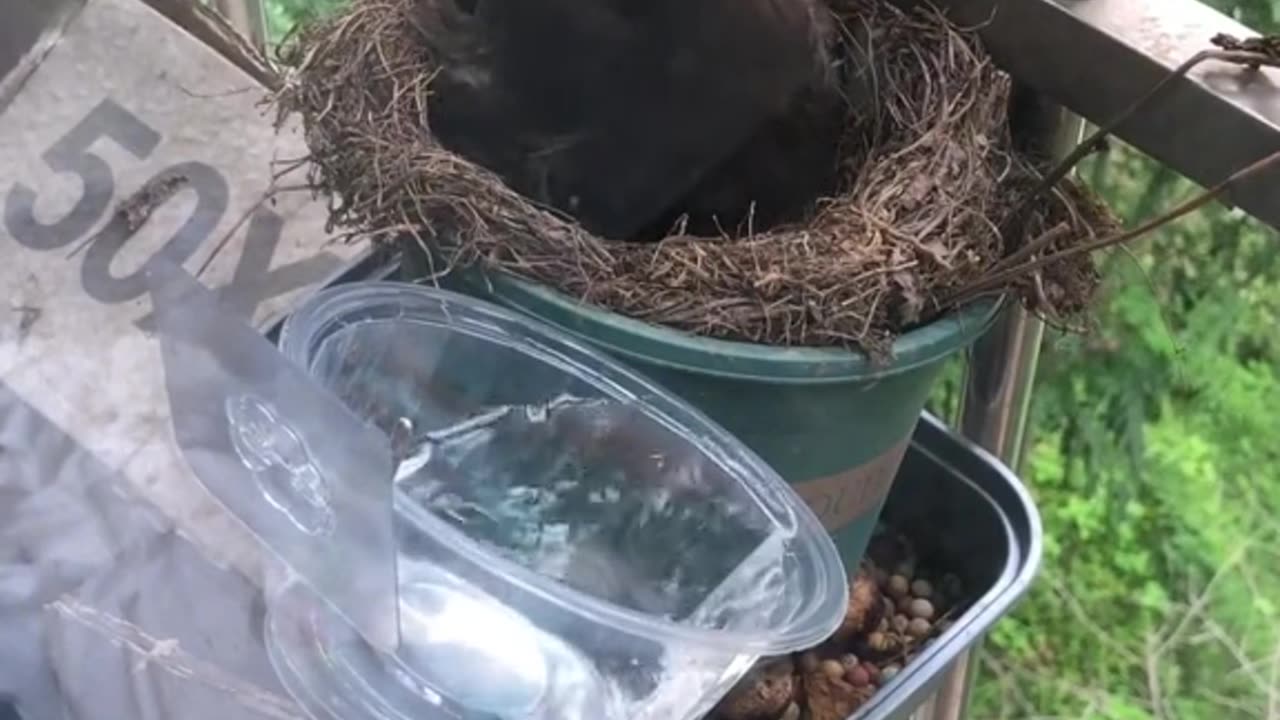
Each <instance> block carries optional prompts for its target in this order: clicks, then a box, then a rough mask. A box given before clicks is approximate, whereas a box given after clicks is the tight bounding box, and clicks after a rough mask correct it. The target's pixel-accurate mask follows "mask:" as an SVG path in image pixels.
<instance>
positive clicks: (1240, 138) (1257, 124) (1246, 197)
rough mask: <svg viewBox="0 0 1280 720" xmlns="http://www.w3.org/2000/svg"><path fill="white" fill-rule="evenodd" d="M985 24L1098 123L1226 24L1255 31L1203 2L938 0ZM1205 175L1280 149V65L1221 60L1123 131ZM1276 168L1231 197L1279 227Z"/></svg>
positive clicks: (1181, 167) (1001, 45)
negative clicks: (1251, 66) (1249, 66)
mask: <svg viewBox="0 0 1280 720" xmlns="http://www.w3.org/2000/svg"><path fill="white" fill-rule="evenodd" d="M935 2H937V4H939V5H940V6H942V7H943V8H945V9H946V10H947V11H948V13H949V14H950V15H951V16H952V17H953V18H954V19H956V20H957V21H959V22H961V23H964V24H966V25H973V26H981V27H980V32H981V34H982V37H983V39H984V41H985V43H986V45H987V47H988V49H989V50H990V51H991V53H992V56H993V57H994V58H995V59H996V61H997V62H998V63H999V64H1000V65H1001V66H1002V67H1003V68H1004V69H1006V70H1007V71H1008V72H1009V73H1010V74H1011V75H1012V76H1013V77H1014V78H1016V79H1017V80H1018V81H1019V82H1022V83H1026V84H1028V85H1030V86H1031V87H1034V88H1035V89H1036V90H1038V91H1040V92H1042V93H1044V94H1045V95H1047V96H1048V97H1050V98H1052V99H1053V100H1054V101H1055V102H1057V103H1059V104H1061V105H1062V106H1064V107H1066V108H1068V109H1070V110H1071V111H1072V112H1075V113H1077V114H1079V115H1081V116H1083V117H1084V118H1085V119H1087V120H1088V121H1090V122H1092V123H1095V124H1100V123H1105V122H1107V121H1109V120H1111V119H1113V118H1115V117H1116V116H1118V115H1119V114H1120V113H1121V112H1122V111H1123V110H1124V109H1125V108H1126V107H1128V106H1129V105H1130V104H1132V103H1133V102H1134V101H1135V100H1137V99H1138V98H1139V97H1141V96H1142V95H1143V94H1145V93H1146V92H1147V91H1148V90H1150V89H1151V88H1152V87H1153V86H1154V85H1155V84H1156V83H1157V82H1159V81H1160V80H1161V79H1163V78H1165V77H1167V76H1168V74H1169V72H1170V71H1172V70H1173V69H1174V68H1176V67H1177V66H1178V65H1180V64H1181V63H1183V62H1184V61H1186V60H1187V59H1189V58H1190V57H1191V56H1192V55H1195V54H1196V53H1197V52H1200V51H1202V50H1207V49H1210V47H1211V46H1210V43H1209V40H1210V38H1212V37H1213V36H1214V35H1216V34H1218V33H1228V34H1231V35H1235V36H1237V37H1249V36H1251V35H1255V34H1256V33H1254V32H1253V31H1251V30H1249V29H1248V28H1247V27H1245V26H1243V25H1241V24H1240V23H1238V22H1236V21H1235V20H1233V19H1231V18H1229V17H1227V16H1225V15H1223V14H1221V13H1219V12H1217V11H1216V10H1214V9H1212V8H1210V7H1208V6H1206V5H1203V4H1201V2H1199V0H935ZM1116 134H1117V136H1118V137H1120V138H1122V139H1124V140H1125V141H1126V142H1129V143H1130V144H1132V145H1134V146H1135V147H1137V148H1139V149H1140V150H1142V151H1143V152H1146V153H1148V154H1149V155H1151V156H1152V157H1154V158H1155V159H1156V160H1158V161H1160V162H1162V163H1164V164H1165V165H1168V166H1169V167H1170V168H1172V169H1173V170H1175V171H1177V172H1179V173H1181V174H1183V175H1185V176H1186V177H1188V178H1190V179H1192V180H1194V181H1196V182H1198V183H1201V184H1203V185H1208V184H1212V183H1215V182H1218V181H1221V180H1223V179H1225V178H1226V177H1228V176H1229V175H1230V174H1231V173H1232V172H1233V171H1235V170H1238V169H1240V168H1242V167H1244V166H1245V165H1247V164H1249V163H1250V162H1252V161H1255V160H1258V159H1260V158H1261V157H1263V156H1264V155H1266V154H1267V153H1270V152H1273V151H1275V149H1276V148H1277V147H1280V72H1277V71H1274V70H1269V69H1263V70H1261V71H1257V72H1253V71H1248V70H1245V69H1242V68H1237V67H1227V66H1223V65H1221V64H1217V63H1213V62H1210V63H1206V64H1203V65H1201V66H1199V67H1198V68H1197V69H1196V70H1195V71H1193V72H1192V73H1191V75H1190V76H1189V77H1188V78H1186V79H1184V80H1181V81H1179V82H1177V83H1174V84H1173V85H1171V86H1170V87H1169V88H1168V90H1167V91H1166V92H1165V93H1163V94H1162V95H1161V97H1160V99H1159V100H1157V101H1155V102H1153V103H1150V104H1148V105H1147V107H1146V108H1145V109H1143V110H1142V111H1140V112H1139V113H1138V114H1137V115H1135V116H1134V117H1133V119H1132V120H1131V121H1130V122H1128V123H1126V124H1125V125H1124V127H1122V128H1121V129H1120V131H1119V132H1118V133H1116ZM1277 181H1280V169H1277V170H1276V171H1274V172H1267V173H1263V174H1262V175H1259V176H1257V177H1255V178H1254V179H1253V180H1252V181H1250V182H1248V183H1244V184H1242V185H1241V186H1240V187H1239V189H1237V190H1235V191H1233V192H1231V193H1230V194H1229V195H1228V196H1227V197H1226V198H1225V200H1226V201H1227V203H1228V204H1229V205H1235V206H1237V207H1239V208H1241V209H1242V210H1244V211H1245V212H1247V213H1249V214H1250V215H1253V216H1254V217H1256V218H1258V219H1259V220H1261V221H1263V222H1265V223H1267V224H1269V225H1272V226H1275V227H1280V202H1276V200H1277V191H1276V190H1275V189H1274V188H1276V187H1280V184H1278V182H1277Z"/></svg>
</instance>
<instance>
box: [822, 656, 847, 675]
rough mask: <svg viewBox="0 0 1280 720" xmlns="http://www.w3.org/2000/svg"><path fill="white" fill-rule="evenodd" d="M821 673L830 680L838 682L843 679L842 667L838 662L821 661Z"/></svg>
mask: <svg viewBox="0 0 1280 720" xmlns="http://www.w3.org/2000/svg"><path fill="white" fill-rule="evenodd" d="M822 672H823V673H824V674H825V675H826V676H827V677H829V678H831V679H832V680H838V679H840V678H842V677H844V665H841V664H840V661H839V660H823V661H822Z"/></svg>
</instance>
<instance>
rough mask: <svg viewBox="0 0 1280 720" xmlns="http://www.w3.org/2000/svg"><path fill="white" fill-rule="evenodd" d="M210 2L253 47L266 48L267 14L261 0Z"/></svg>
mask: <svg viewBox="0 0 1280 720" xmlns="http://www.w3.org/2000/svg"><path fill="white" fill-rule="evenodd" d="M212 4H213V7H214V9H216V10H217V11H218V12H220V13H222V15H223V16H224V17H225V18H227V21H228V22H230V23H231V26H232V27H234V28H235V29H236V30H238V31H240V33H242V34H243V35H244V36H245V37H247V38H249V40H251V41H252V42H253V44H254V47H256V48H257V49H258V50H260V51H264V50H266V49H267V15H266V13H265V12H264V11H263V7H262V0H213V2H212Z"/></svg>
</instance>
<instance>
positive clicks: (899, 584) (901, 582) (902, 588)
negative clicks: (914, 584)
mask: <svg viewBox="0 0 1280 720" xmlns="http://www.w3.org/2000/svg"><path fill="white" fill-rule="evenodd" d="M885 590H886V592H888V593H889V596H890V597H892V598H894V599H896V600H901V599H903V598H905V597H907V594H908V593H910V592H911V581H910V580H907V578H906V577H905V576H903V575H894V576H893V577H891V578H889V585H888V587H887V588H885Z"/></svg>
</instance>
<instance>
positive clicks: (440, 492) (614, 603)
mask: <svg viewBox="0 0 1280 720" xmlns="http://www.w3.org/2000/svg"><path fill="white" fill-rule="evenodd" d="M280 345H281V350H282V352H283V353H284V354H285V355H286V356H288V357H289V358H291V359H292V360H294V361H295V362H297V363H299V364H300V365H301V366H302V367H304V368H306V369H307V370H308V371H309V372H310V374H311V375H312V376H313V378H314V379H315V380H316V382H317V383H318V384H320V385H322V386H324V387H326V388H327V389H328V390H329V391H331V392H333V393H334V394H336V395H337V396H338V397H339V398H340V399H342V400H343V401H344V402H345V404H346V405H347V407H349V408H351V409H352V410H353V411H354V412H355V413H356V414H357V415H358V416H360V417H362V418H364V419H365V420H366V421H368V422H369V423H371V424H372V425H374V426H376V427H378V428H380V429H382V430H383V431H384V432H386V433H387V434H388V435H390V436H393V437H400V438H402V439H401V441H400V442H398V445H399V448H398V453H399V455H400V457H399V459H400V461H401V462H400V465H399V470H398V472H397V474H396V479H395V486H396V491H395V493H396V509H397V512H396V516H397V539H398V542H399V552H400V558H401V565H402V566H403V565H404V563H405V561H406V560H408V561H415V562H426V563H429V564H431V565H433V566H435V567H438V568H441V569H443V570H446V571H448V572H450V573H452V574H453V575H454V576H456V577H458V578H459V579H461V580H462V581H463V582H465V583H467V584H469V585H471V586H473V587H475V588H478V589H480V591H481V592H484V593H486V594H487V595H489V596H491V597H494V598H497V599H498V600H499V601H500V602H501V603H502V604H504V605H505V606H507V607H510V608H512V609H513V610H515V611H516V612H517V614H519V615H521V616H523V617H526V618H534V623H535V624H537V625H539V626H545V625H546V624H547V623H545V622H542V618H540V616H539V613H543V614H549V615H563V616H564V617H565V618H570V619H573V620H574V621H576V622H581V623H587V624H593V625H597V626H599V627H602V628H611V629H614V630H617V631H618V632H623V633H630V634H634V635H636V636H639V637H646V638H649V639H651V640H653V641H655V642H667V641H669V642H673V643H680V644H685V645H689V646H698V647H703V648H717V649H719V650H725V651H731V652H736V653H755V654H774V653H782V652H787V651H790V650H794V649H797V648H801V647H806V646H809V645H812V644H815V643H817V642H819V641H821V640H822V639H823V638H825V637H826V636H827V635H829V634H830V633H831V632H832V631H833V630H834V628H835V627H836V625H837V624H838V622H839V621H840V618H841V617H842V615H843V612H844V606H845V602H846V595H845V593H846V592H847V589H846V582H845V574H844V570H843V566H842V564H841V562H840V559H839V556H838V554H837V552H836V549H835V547H834V545H833V544H832V543H831V541H830V539H829V538H828V536H827V534H826V532H825V531H824V530H823V528H822V527H821V525H820V524H819V522H818V520H817V518H816V517H815V516H814V515H813V513H812V512H811V511H810V510H809V509H808V507H807V506H806V505H805V504H804V502H803V501H802V500H801V499H800V498H799V497H798V496H797V495H796V494H795V493H794V492H793V491H792V490H791V489H790V488H789V487H788V486H787V485H786V484H785V483H784V482H783V480H782V479H781V478H780V477H779V476H778V475H777V474H776V473H775V472H774V471H773V470H772V469H770V468H769V467H768V466H767V465H765V464H764V463H763V462H762V461H761V460H760V459H759V458H758V457H757V456H756V455H754V454H753V453H752V452H750V451H749V450H748V449H747V448H745V447H744V446H743V445H742V444H741V443H740V442H738V441H737V440H736V439H734V438H733V437H732V436H730V435H729V434H728V433H727V432H726V431H724V430H723V429H721V428H720V427H719V426H717V425H716V424H714V423H713V422H711V421H710V420H709V419H707V418H706V417H705V416H703V415H702V414H700V413H698V412H697V411H696V410H694V409H692V408H691V407H690V406H689V405H688V404H686V403H685V402H683V401H681V400H678V399H677V398H675V397H674V396H672V395H671V394H670V393H669V392H667V391H666V390H664V389H662V388H660V387H659V386H657V385H656V384H654V383H652V382H650V381H648V380H646V379H645V378H643V377H641V376H640V375H638V374H635V373H633V372H630V371H629V370H627V369H625V368H624V367H623V366H622V365H621V364H620V363H618V362H617V361H614V360H612V359H609V358H607V357H605V356H604V355H602V354H600V353H597V352H595V351H593V350H590V349H588V348H585V347H583V346H582V344H580V343H579V342H577V341H576V340H574V339H572V338H570V337H568V336H567V335H565V334H563V333H560V332H559V331H556V330H554V329H552V328H550V327H548V326H545V325H543V324H541V323H537V322H535V321H532V320H528V319H525V318H523V317H522V316H519V315H517V314H515V313H511V312H507V311H504V310H501V309H499V308H497V307H495V306H492V305H490V304H488V303H484V302H481V301H477V300H474V299H471V298H466V297H463V296H460V295H456V294H453V293H450V292H447V291H443V290H437V289H430V288H424V287H418V286H411V285H406V284H398V283H360V284H355V285H348V286H340V287H336V288H332V289H329V290H326V291H323V292H321V293H319V294H318V295H317V296H315V297H314V298H313V299H312V300H311V301H309V302H307V303H306V304H304V306H303V307H302V308H300V309H299V310H298V312H296V313H295V314H294V315H293V316H292V317H291V318H290V319H289V321H288V322H287V323H286V325H285V327H284V330H283V333H282V335H281V342H280ZM401 582H402V583H404V582H405V577H404V573H403V569H402V571H401Z"/></svg>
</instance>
